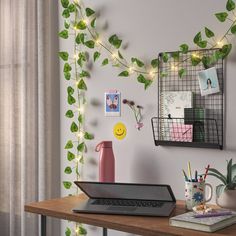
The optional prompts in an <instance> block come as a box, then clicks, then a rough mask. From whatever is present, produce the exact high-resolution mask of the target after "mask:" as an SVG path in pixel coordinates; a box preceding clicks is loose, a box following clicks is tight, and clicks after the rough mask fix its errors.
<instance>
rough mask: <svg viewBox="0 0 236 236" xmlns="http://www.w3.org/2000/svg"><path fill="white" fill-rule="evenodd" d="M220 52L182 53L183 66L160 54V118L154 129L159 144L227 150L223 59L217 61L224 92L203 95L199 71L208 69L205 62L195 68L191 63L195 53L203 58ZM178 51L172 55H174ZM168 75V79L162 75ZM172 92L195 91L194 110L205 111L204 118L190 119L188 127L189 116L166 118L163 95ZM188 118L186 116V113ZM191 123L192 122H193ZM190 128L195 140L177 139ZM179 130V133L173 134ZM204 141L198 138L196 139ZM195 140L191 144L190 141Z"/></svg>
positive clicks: (197, 51)
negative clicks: (163, 109) (225, 147)
mask: <svg viewBox="0 0 236 236" xmlns="http://www.w3.org/2000/svg"><path fill="white" fill-rule="evenodd" d="M216 50H218V49H210V50H195V51H189V52H188V53H186V54H180V59H179V61H181V63H180V62H179V61H177V62H176V61H175V59H173V57H170V59H169V60H168V62H166V63H164V62H163V60H162V56H163V54H162V53H161V54H159V59H160V62H161V63H160V66H159V72H158V116H157V117H154V118H152V128H153V136H154V141H155V145H157V146H158V145H171V146H189V147H207V148H219V149H223V133H224V130H223V125H224V71H223V66H224V62H223V59H220V60H218V61H217V63H215V64H214V67H215V68H216V70H217V77H218V82H219V87H220V92H218V93H215V94H210V95H206V96H201V91H200V86H199V81H198V75H197V74H198V72H199V71H202V70H204V69H205V68H204V66H203V64H202V63H199V64H198V65H197V66H193V65H192V62H191V60H190V58H191V56H192V55H193V54H195V55H196V54H197V55H198V56H199V57H203V56H211V55H213V53H214V52H215V51H216ZM172 53H175V52H168V54H172ZM181 68H185V70H186V73H185V75H184V76H183V77H182V78H180V77H179V70H180V69H181ZM166 72H167V74H168V75H167V76H162V75H163V74H165V73H166ZM172 91H181V92H182V91H191V92H192V93H193V104H192V108H193V109H192V110H194V109H203V110H204V111H205V115H204V117H201V118H199V117H195V115H190V116H188V119H191V120H189V122H188V124H186V117H185V116H184V118H183V117H165V116H163V114H162V112H161V109H162V105H163V104H162V103H163V101H162V94H163V93H165V92H172ZM185 115H186V114H185ZM190 121H191V122H190ZM186 125H192V129H191V130H192V139H187V140H185V139H178V138H174V137H175V136H176V137H178V136H180V137H182V135H181V133H182V129H184V128H186ZM174 130H175V134H173V132H174ZM201 136H202V137H204V138H196V137H201ZM190 140H191V141H190Z"/></svg>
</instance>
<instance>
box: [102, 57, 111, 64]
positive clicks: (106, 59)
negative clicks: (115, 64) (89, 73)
mask: <svg viewBox="0 0 236 236" xmlns="http://www.w3.org/2000/svg"><path fill="white" fill-rule="evenodd" d="M108 63H109V60H108V58H105V59H104V60H103V62H102V66H105V65H107V64H108Z"/></svg>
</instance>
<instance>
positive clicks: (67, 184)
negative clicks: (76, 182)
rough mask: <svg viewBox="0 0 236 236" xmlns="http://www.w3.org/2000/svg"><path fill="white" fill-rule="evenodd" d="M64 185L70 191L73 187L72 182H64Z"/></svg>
mask: <svg viewBox="0 0 236 236" xmlns="http://www.w3.org/2000/svg"><path fill="white" fill-rule="evenodd" d="M63 185H64V187H65V188H66V189H70V188H71V186H72V183H71V182H70V181H63Z"/></svg>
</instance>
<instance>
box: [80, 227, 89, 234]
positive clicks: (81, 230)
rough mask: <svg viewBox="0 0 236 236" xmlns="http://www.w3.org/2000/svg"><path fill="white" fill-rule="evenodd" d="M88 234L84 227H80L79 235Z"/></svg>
mask: <svg viewBox="0 0 236 236" xmlns="http://www.w3.org/2000/svg"><path fill="white" fill-rule="evenodd" d="M86 234H87V230H86V229H85V228H84V227H82V226H80V227H79V235H86Z"/></svg>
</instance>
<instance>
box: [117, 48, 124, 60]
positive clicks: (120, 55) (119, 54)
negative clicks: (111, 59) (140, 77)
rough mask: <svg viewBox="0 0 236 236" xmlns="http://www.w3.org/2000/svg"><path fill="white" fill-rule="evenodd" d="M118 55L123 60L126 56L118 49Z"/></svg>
mask: <svg viewBox="0 0 236 236" xmlns="http://www.w3.org/2000/svg"><path fill="white" fill-rule="evenodd" d="M118 57H119V58H120V59H121V60H122V59H124V57H123V56H122V54H121V53H120V51H119V50H118Z"/></svg>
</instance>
